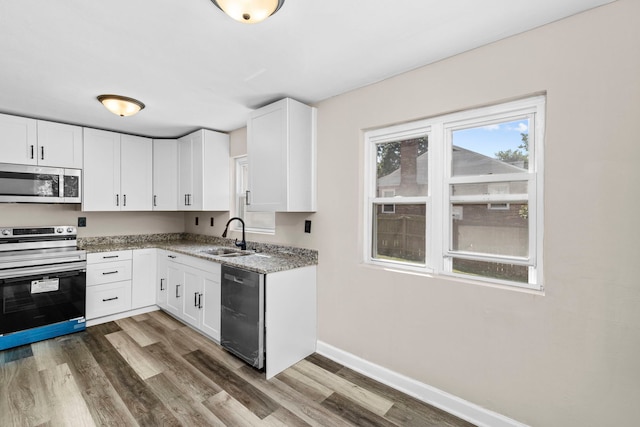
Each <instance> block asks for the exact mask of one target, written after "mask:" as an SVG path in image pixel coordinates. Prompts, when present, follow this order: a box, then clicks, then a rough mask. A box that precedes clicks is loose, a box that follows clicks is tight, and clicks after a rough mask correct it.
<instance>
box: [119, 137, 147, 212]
mask: <svg viewBox="0 0 640 427" xmlns="http://www.w3.org/2000/svg"><path fill="white" fill-rule="evenodd" d="M120 192H121V197H122V201H121V210H123V211H150V210H151V207H152V195H153V145H152V140H151V139H149V138H142V137H139V136H131V135H121V137H120Z"/></svg>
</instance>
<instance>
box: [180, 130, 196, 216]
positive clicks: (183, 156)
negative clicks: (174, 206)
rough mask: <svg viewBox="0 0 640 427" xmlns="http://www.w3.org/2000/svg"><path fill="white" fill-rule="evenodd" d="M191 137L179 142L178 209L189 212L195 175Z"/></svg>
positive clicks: (183, 138)
mask: <svg viewBox="0 0 640 427" xmlns="http://www.w3.org/2000/svg"><path fill="white" fill-rule="evenodd" d="M191 153H192V145H191V136H190V135H187V136H185V137H182V138H180V139H179V140H178V190H179V191H178V209H179V210H189V209H190V207H189V206H190V205H189V197H192V196H191V194H192V193H193V185H192V183H193V174H192V166H191Z"/></svg>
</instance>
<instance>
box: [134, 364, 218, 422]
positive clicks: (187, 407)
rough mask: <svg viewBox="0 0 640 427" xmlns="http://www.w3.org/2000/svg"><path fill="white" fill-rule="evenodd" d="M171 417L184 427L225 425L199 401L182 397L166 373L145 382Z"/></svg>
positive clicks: (179, 390)
mask: <svg viewBox="0 0 640 427" xmlns="http://www.w3.org/2000/svg"><path fill="white" fill-rule="evenodd" d="M146 383H147V384H148V385H149V387H150V388H151V389H152V390H153V392H154V393H155V394H156V396H158V397H159V398H160V399H161V400H162V401H163V402H165V406H166V407H167V408H168V409H169V411H171V413H172V414H173V416H174V417H175V418H176V419H177V420H178V421H179V422H180V424H181V425H184V426H224V425H225V424H224V423H223V422H222V421H221V420H220V419H219V418H218V417H217V416H216V415H214V413H213V412H211V411H210V410H209V409H207V407H206V406H205V405H204V404H203V403H201V402H200V401H195V400H193V399H189V398H188V396H184V395H183V393H182V390H181V389H180V388H178V387H176V386H175V383H174V381H173V380H171V379H169V378H168V377H167V376H166V372H163V373H161V374H158V375H156V376H154V377H151V378H149V379H147V380H146Z"/></svg>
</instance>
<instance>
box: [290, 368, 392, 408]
mask: <svg viewBox="0 0 640 427" xmlns="http://www.w3.org/2000/svg"><path fill="white" fill-rule="evenodd" d="M292 369H294V370H297V371H299V372H300V373H302V374H304V375H306V376H308V377H309V378H311V379H313V380H314V381H317V382H319V383H320V384H322V385H324V386H325V387H328V388H330V389H332V390H334V391H336V392H338V393H340V394H342V395H343V396H345V397H347V398H349V399H351V400H353V401H354V402H356V403H358V404H359V405H361V406H363V407H364V408H366V409H368V410H370V411H371V412H373V413H374V414H377V415H379V416H384V414H385V413H386V412H387V411H388V410H389V409H390V408H391V406H393V402H392V401H391V400H389V399H386V398H384V397H382V396H379V395H378V394H375V393H373V392H371V391H369V390H367V389H365V388H363V387H360V386H357V385H355V384H353V383H352V382H349V381H347V380H345V379H343V378H340V377H337V376H335V375H331V373H329V372H327V371H325V370H324V369H322V368H321V367H319V366H318V365H315V364H313V363H311V362H309V361H307V360H301V361H300V362H298V363H296V364H295V365H294V366H293V367H292Z"/></svg>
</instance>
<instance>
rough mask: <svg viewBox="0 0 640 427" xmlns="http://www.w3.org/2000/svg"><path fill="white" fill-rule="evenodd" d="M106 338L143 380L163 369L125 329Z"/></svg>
mask: <svg viewBox="0 0 640 427" xmlns="http://www.w3.org/2000/svg"><path fill="white" fill-rule="evenodd" d="M105 338H107V340H109V342H110V343H111V345H113V347H114V348H115V349H116V350H117V351H118V353H120V355H121V356H122V357H123V358H124V360H125V361H126V362H127V363H128V364H129V365H130V366H131V367H132V368H133V370H134V371H136V373H137V374H138V375H139V376H140V378H142V379H143V380H146V379H147V378H151V377H152V376H154V375H158V374H159V373H160V372H162V371H163V367H162V366H161V365H160V364H159V363H157V362H156V361H155V360H154V359H153V358H151V357H149V356H148V354H147V352H145V351H144V350H143V349H142V347H140V346H139V345H138V344H137V343H136V342H135V341H134V340H133V339H131V337H129V335H128V334H127V333H126V332H125V331H120V332H114V333H112V334H108V335H105Z"/></svg>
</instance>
